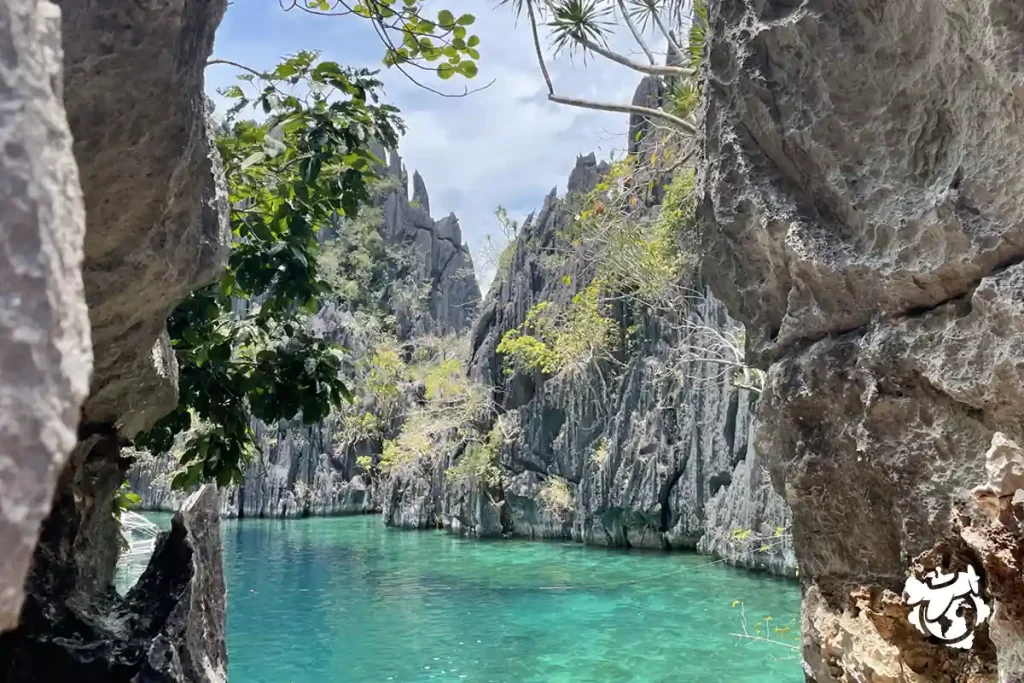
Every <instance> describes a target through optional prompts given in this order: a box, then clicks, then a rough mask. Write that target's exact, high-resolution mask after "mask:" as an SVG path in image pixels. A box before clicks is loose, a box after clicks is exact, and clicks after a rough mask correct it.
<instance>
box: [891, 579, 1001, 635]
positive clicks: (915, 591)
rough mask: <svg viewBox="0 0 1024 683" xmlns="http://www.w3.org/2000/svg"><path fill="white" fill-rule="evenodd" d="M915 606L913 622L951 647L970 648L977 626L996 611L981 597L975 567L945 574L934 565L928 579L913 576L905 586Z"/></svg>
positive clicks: (912, 615)
mask: <svg viewBox="0 0 1024 683" xmlns="http://www.w3.org/2000/svg"><path fill="white" fill-rule="evenodd" d="M903 591H904V593H905V594H906V596H907V604H908V605H910V606H911V608H912V609H911V612H910V617H909V619H910V623H911V624H913V626H914V628H916V629H917V630H918V631H920V632H921V633H924V634H925V635H930V636H934V637H935V638H937V639H939V640H941V641H942V642H943V643H944V644H946V645H948V646H950V647H956V648H961V649H964V650H967V649H970V648H971V646H972V645H974V629H976V628H977V627H978V626H980V625H981V624H983V623H984V622H985V621H986V620H987V619H988V618H989V616H991V614H992V610H991V608H990V607H989V606H988V605H987V604H985V601H984V600H983V599H982V598H981V582H980V579H979V577H978V573H977V571H976V570H975V569H974V567H972V566H970V565H968V566H967V571H963V572H956V573H955V574H944V573H942V572H941V571H939V570H938V569H933V570H932V571H930V572H928V573H927V574H925V576H924V580H923V581H922V580H920V579H918V578H917V577H916V576H911V577H910V578H909V579H907V583H906V584H905V585H904V587H903Z"/></svg>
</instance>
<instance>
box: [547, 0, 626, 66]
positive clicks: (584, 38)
mask: <svg viewBox="0 0 1024 683" xmlns="http://www.w3.org/2000/svg"><path fill="white" fill-rule="evenodd" d="M611 13H612V9H611V7H607V6H605V5H604V3H603V2H601V1H600V0H558V1H556V2H552V3H551V19H550V21H548V24H547V25H548V28H549V29H550V30H551V43H552V45H553V46H554V48H555V54H558V53H559V52H561V51H562V50H566V49H567V50H568V51H569V55H570V57H571V56H572V55H574V54H576V53H577V52H578V53H581V54H582V55H583V58H584V60H586V56H587V53H588V52H590V51H592V50H591V49H590V47H589V46H590V45H593V44H597V45H600V46H605V45H607V34H608V31H609V30H611V29H612V28H614V26H615V22H613V21H610V20H609V19H608V17H609V15H610V14H611Z"/></svg>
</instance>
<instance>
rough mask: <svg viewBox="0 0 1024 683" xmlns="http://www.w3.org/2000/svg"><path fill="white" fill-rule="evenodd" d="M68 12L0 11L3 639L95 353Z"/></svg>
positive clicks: (71, 441) (15, 3)
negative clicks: (69, 93)
mask: <svg viewBox="0 0 1024 683" xmlns="http://www.w3.org/2000/svg"><path fill="white" fill-rule="evenodd" d="M61 60H62V52H61V36H60V11H59V10H58V9H57V7H56V6H55V5H53V4H51V3H49V2H46V1H45V0H42V1H40V0H10V1H9V2H6V3H4V6H3V7H2V8H0V65H2V66H0V86H2V87H0V133H2V134H3V138H4V145H3V148H2V151H0V501H2V503H0V548H2V549H3V552H2V553H0V632H3V631H5V630H7V629H9V628H11V627H13V626H14V625H15V624H16V623H17V619H18V613H19V612H20V610H21V604H22V599H23V590H22V585H23V583H24V580H25V574H26V572H27V571H28V568H29V563H30V560H31V557H32V551H33V549H34V548H35V545H36V540H37V538H38V534H39V526H40V523H41V522H42V521H43V518H44V517H45V516H46V515H47V514H48V513H49V511H50V501H51V499H52V496H53V489H54V486H55V484H56V481H57V475H58V473H59V472H60V469H61V467H62V466H63V464H64V461H65V458H66V457H67V455H68V453H69V452H70V451H71V449H72V448H73V447H74V445H75V441H76V438H75V434H76V428H77V426H78V415H79V407H80V406H81V403H82V400H83V399H84V398H85V395H86V392H87V390H88V386H89V371H90V367H91V364H92V349H91V346H90V344H89V319H88V313H87V311H86V307H85V294H84V289H83V285H82V242H83V239H84V236H85V212H84V209H83V206H82V193H81V190H80V188H79V184H78V167H77V165H76V164H75V159H74V157H73V156H72V152H71V144H72V140H71V131H70V130H69V128H68V124H67V118H66V116H65V114H64V107H63V103H62V82H63V79H62V71H63V65H62V63H61Z"/></svg>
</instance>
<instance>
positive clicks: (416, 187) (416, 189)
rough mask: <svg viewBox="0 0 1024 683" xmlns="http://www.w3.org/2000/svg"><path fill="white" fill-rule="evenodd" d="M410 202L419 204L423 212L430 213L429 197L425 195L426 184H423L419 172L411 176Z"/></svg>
mask: <svg viewBox="0 0 1024 683" xmlns="http://www.w3.org/2000/svg"><path fill="white" fill-rule="evenodd" d="M412 201H413V203H414V204H419V205H420V206H421V207H423V210H424V211H426V212H427V213H428V214H429V213H430V197H429V196H428V195H427V184H426V183H424V182H423V176H421V175H420V172H419V171H413V174H412Z"/></svg>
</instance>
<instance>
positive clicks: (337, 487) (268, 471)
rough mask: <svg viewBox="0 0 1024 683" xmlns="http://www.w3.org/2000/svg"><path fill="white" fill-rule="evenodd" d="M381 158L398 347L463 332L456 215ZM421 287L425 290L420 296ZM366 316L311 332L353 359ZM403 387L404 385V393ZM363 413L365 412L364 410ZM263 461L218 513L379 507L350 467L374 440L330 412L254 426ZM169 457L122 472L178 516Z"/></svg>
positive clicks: (470, 294) (467, 303)
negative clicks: (309, 421)
mask: <svg viewBox="0 0 1024 683" xmlns="http://www.w3.org/2000/svg"><path fill="white" fill-rule="evenodd" d="M376 153H377V155H378V156H379V157H381V158H382V159H389V164H388V166H387V176H388V178H389V182H390V183H391V185H392V186H393V187H394V189H393V190H392V191H390V192H389V193H387V195H386V196H385V197H384V198H383V201H382V209H383V222H382V224H381V226H380V233H381V235H382V237H383V238H384V241H385V243H386V244H388V245H389V246H390V247H394V248H396V249H399V248H400V249H402V250H404V251H405V252H406V253H407V254H408V256H409V258H408V259H407V260H406V259H403V260H402V263H401V264H400V265H399V268H398V271H400V272H395V273H393V274H392V275H393V280H394V281H395V282H396V283H397V282H399V281H402V282H410V283H413V285H414V289H415V290H416V295H415V296H406V295H405V292H401V291H398V288H397V287H396V288H394V289H393V291H392V293H391V296H390V299H389V301H388V303H389V304H390V306H391V308H392V311H393V312H394V314H395V315H396V317H397V319H398V328H399V329H398V332H399V337H400V340H401V341H410V340H413V339H415V338H417V337H421V336H423V335H436V336H445V335H448V334H459V333H461V332H463V331H465V330H466V329H467V328H468V326H469V324H470V323H471V321H472V320H473V319H474V318H475V316H476V312H477V307H478V305H479V302H480V289H479V286H478V285H477V282H476V276H475V273H474V270H473V260H472V257H471V256H470V253H469V249H468V247H467V246H466V245H465V244H463V242H462V233H461V230H460V228H459V222H458V219H457V218H456V217H455V216H454V215H450V216H448V217H446V218H443V219H441V220H440V221H435V220H434V219H432V218H431V217H430V215H429V214H428V213H427V211H428V209H427V207H429V205H430V199H429V197H428V196H427V190H426V185H425V183H424V182H423V179H422V178H421V177H420V176H419V174H418V173H416V174H414V176H413V199H412V201H410V199H409V187H408V177H407V174H406V172H405V169H404V168H403V166H402V160H401V157H400V156H399V155H398V154H397V153H396V152H391V153H390V154H388V153H387V152H386V151H385V150H383V149H378V150H376ZM420 289H423V290H424V291H423V292H422V293H421V292H420ZM368 322H369V321H368V320H367V319H366V318H365V316H361V315H360V314H359V312H352V311H348V310H344V309H342V308H340V307H339V306H336V305H327V306H324V308H323V309H321V311H320V312H319V313H318V314H317V316H316V319H315V320H314V325H315V326H316V329H317V330H318V331H319V332H321V333H323V334H324V335H325V336H327V337H329V338H331V339H333V340H334V341H336V342H338V343H340V344H341V345H342V346H343V347H344V348H345V349H347V353H348V355H349V358H350V360H351V361H352V362H353V363H355V362H358V361H359V360H360V359H365V358H368V357H369V356H370V355H371V354H372V353H373V352H374V350H375V349H374V340H373V339H372V338H371V337H370V336H368V335H367V334H366V330H367V327H368ZM410 389H411V388H410ZM366 408H367V410H371V408H372V407H371V406H366ZM400 420H401V415H400V414H399V415H396V416H395V421H394V423H393V424H390V425H386V426H385V428H384V430H383V432H384V435H390V434H392V433H393V432H394V431H395V430H396V429H397V428H398V427H399V426H400V424H401V422H400ZM253 429H254V431H255V432H256V436H257V442H258V444H259V446H260V451H261V456H260V460H259V462H258V463H255V464H254V465H252V466H250V467H249V469H248V471H247V472H246V475H245V483H244V484H243V485H242V486H239V487H228V488H227V489H225V490H224V492H223V495H222V496H221V500H222V503H221V512H222V513H223V514H224V515H227V516H231V517H236V516H237V517H300V516H305V515H336V514H358V513H368V512H374V511H379V510H380V509H381V501H380V491H379V490H378V486H377V481H376V480H374V479H371V478H370V477H369V476H368V475H366V474H364V473H362V470H360V469H359V468H358V466H357V463H356V461H357V458H359V457H360V456H372V455H374V454H379V453H380V451H381V438H380V437H379V436H375V437H373V438H363V437H361V436H359V435H356V434H355V433H354V432H353V430H352V429H350V428H347V427H346V425H345V423H344V421H343V420H342V419H340V418H339V417H337V416H334V415H332V416H331V417H329V418H328V419H326V420H324V421H322V422H320V423H318V424H316V425H313V426H305V425H302V424H301V422H298V421H296V422H294V423H281V424H278V425H265V424H262V423H260V422H254V423H253ZM175 467H176V463H175V461H174V459H173V458H169V457H160V458H154V457H152V456H149V455H146V454H142V455H141V456H140V458H139V461H138V462H137V463H136V464H135V465H134V466H133V467H132V469H131V471H130V473H129V474H130V481H131V487H132V490H133V491H135V492H136V493H138V494H139V495H140V496H141V497H142V507H143V508H144V509H151V510H176V509H177V507H178V505H180V503H181V501H182V500H183V499H184V497H185V495H186V494H183V493H181V492H175V491H172V490H171V488H170V478H171V472H172V471H173V470H174V468H175Z"/></svg>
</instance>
